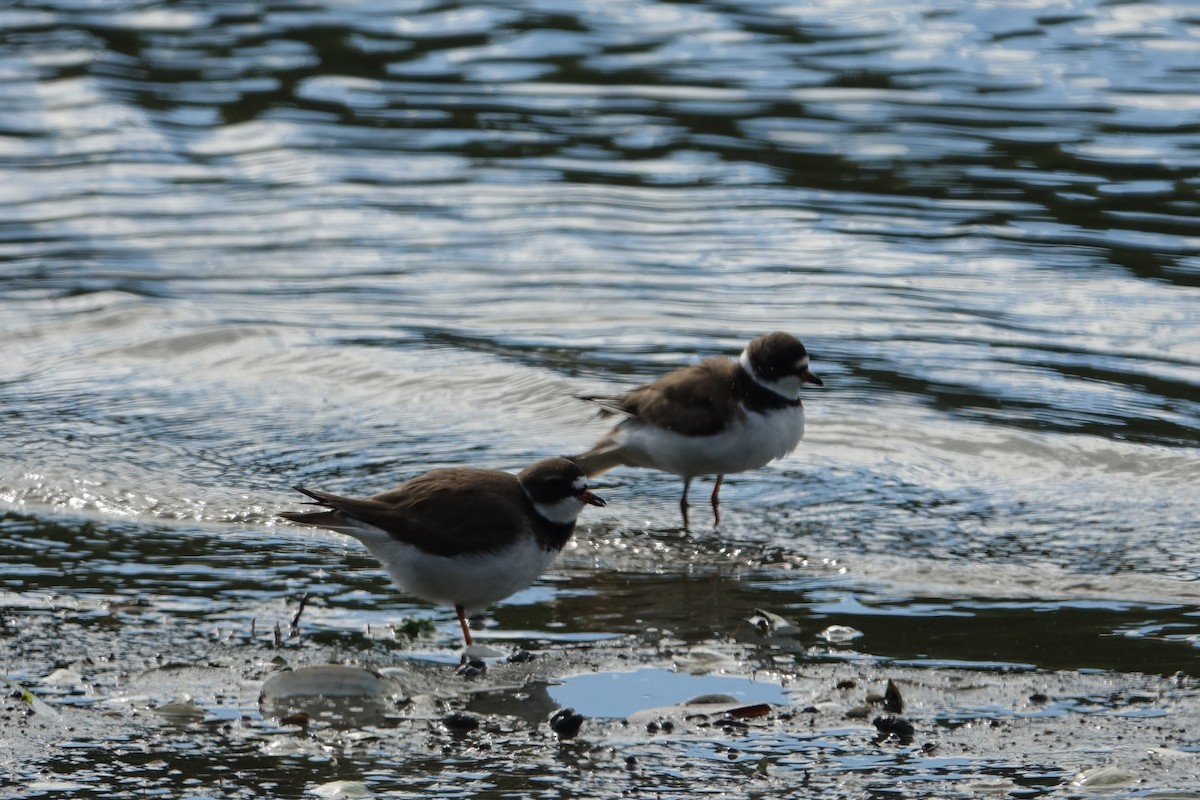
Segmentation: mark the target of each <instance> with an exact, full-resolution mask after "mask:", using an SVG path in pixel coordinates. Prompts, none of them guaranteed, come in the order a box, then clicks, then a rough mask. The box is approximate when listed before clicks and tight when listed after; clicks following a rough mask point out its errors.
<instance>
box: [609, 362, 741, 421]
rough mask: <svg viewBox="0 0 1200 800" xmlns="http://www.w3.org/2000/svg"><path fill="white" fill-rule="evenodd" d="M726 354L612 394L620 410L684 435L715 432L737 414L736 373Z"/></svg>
mask: <svg viewBox="0 0 1200 800" xmlns="http://www.w3.org/2000/svg"><path fill="white" fill-rule="evenodd" d="M740 369H741V367H740V366H739V365H738V363H737V362H736V361H732V360H730V359H728V358H709V359H705V360H704V361H701V362H700V363H699V364H693V365H692V366H688V367H683V368H681V369H677V370H675V371H674V372H670V373H668V374H666V375H664V376H663V377H662V378H660V379H658V380H657V381H655V382H654V383H650V384H647V385H645V386H640V387H638V388H637V389H634V390H633V391H631V392H627V393H626V394H623V395H621V396H620V397H617V398H614V400H615V401H616V402H617V403H618V404H619V406H620V408H621V410H622V411H624V412H625V413H627V414H629V415H631V416H634V417H636V418H638V419H640V420H642V421H643V422H647V423H649V424H651V425H656V426H658V427H660V428H664V429H666V430H669V431H674V432H675V433H680V434H683V435H685V436H708V435H711V434H714V433H717V432H718V431H719V430H721V428H722V427H723V426H724V425H725V424H726V423H727V422H729V421H730V420H732V419H734V418H735V417H736V416H738V415H739V414H741V413H742V412H741V409H740V408H739V407H738V399H739V396H740V394H739V393H738V392H737V391H731V390H736V388H737V376H738V371H739V370H740Z"/></svg>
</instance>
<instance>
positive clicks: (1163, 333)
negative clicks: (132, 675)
mask: <svg viewBox="0 0 1200 800" xmlns="http://www.w3.org/2000/svg"><path fill="white" fill-rule="evenodd" d="M1198 286H1200V10H1198V9H1197V8H1196V7H1194V6H1192V5H1190V4H1187V3H1175V4H1172V3H1168V2H1134V1H1132V0H1130V1H1128V2H1123V1H1118V0H1108V1H1106V2H1105V1H1101V0H1011V1H1002V0H997V2H986V3H984V2H980V3H963V2H952V1H951V0H914V1H913V2H903V3H896V2H892V0H887V1H886V2H884V1H883V0H858V1H857V2H845V1H844V0H812V1H811V2H795V1H794V0H757V1H752V2H727V3H726V2H650V1H649V0H614V1H613V2H577V3H564V2H555V1H554V0H529V1H528V2H522V1H521V0H504V1H503V2H488V3H472V2H464V3H460V2H437V1H436V0H395V1H389V0H363V1H362V2H330V1H329V0H295V1H294V2H246V1H245V0H229V1H228V2H225V1H221V0H206V1H205V2H172V3H153V2H92V1H91V0H16V1H15V2H10V3H8V4H6V5H5V6H4V7H3V8H2V9H0V354H2V358H0V433H2V435H0V500H2V501H3V502H4V503H5V504H6V506H7V508H8V512H7V514H6V516H5V517H4V521H3V523H2V525H0V552H3V553H4V563H3V564H2V565H0V610H5V613H6V614H7V615H8V618H9V620H10V621H13V620H15V621H16V622H14V623H13V624H14V625H15V626H16V627H15V628H13V630H16V629H17V628H21V629H22V631H23V632H22V633H21V634H20V635H19V636H18V635H16V634H14V635H13V637H11V638H10V640H9V644H8V645H7V647H9V648H10V649H9V651H8V655H7V669H8V670H9V671H15V672H16V673H18V674H28V675H40V674H44V672H45V671H46V670H48V669H50V668H51V667H52V666H53V665H54V663H55V661H56V659H58V658H60V657H61V654H58V653H56V652H55V651H54V648H52V647H49V646H48V645H47V644H46V640H45V639H44V638H39V634H38V633H37V631H38V628H37V626H36V625H32V624H31V625H30V626H25V625H23V624H20V623H21V620H24V619H26V616H27V615H28V619H29V620H37V619H41V616H40V615H42V614H43V613H46V614H49V612H48V611H46V609H48V608H54V607H56V606H55V603H61V602H66V600H69V601H70V602H71V603H86V602H89V601H93V600H94V601H105V602H108V601H120V602H149V603H151V604H154V605H155V606H157V607H158V608H160V609H166V611H164V612H163V613H167V614H168V615H177V616H178V618H179V619H180V620H183V621H186V623H187V625H190V626H196V625H201V626H202V625H205V624H217V623H212V622H211V621H212V620H213V619H220V620H222V621H223V624H231V621H239V620H240V621H243V622H244V621H245V620H248V619H250V618H252V617H254V616H255V614H258V613H260V611H261V608H262V606H263V604H271V603H283V602H285V599H286V598H294V597H295V596H296V595H297V594H298V593H300V592H303V591H309V592H313V593H314V595H320V596H321V598H323V601H322V602H321V603H316V602H314V604H313V605H312V606H310V610H309V611H307V612H306V614H307V616H306V617H305V623H306V624H310V625H313V626H315V627H314V629H316V630H320V631H324V632H325V633H326V634H327V635H329V636H331V637H333V638H334V639H339V637H341V638H342V639H344V638H346V637H350V638H353V636H357V635H358V632H359V631H361V630H362V628H363V627H364V625H367V624H371V623H375V624H386V622H387V621H389V620H394V619H396V618H397V617H400V616H403V615H405V614H418V615H425V616H432V617H433V618H434V619H435V620H436V622H437V625H438V629H439V631H441V632H443V633H444V634H445V642H443V643H442V644H448V643H449V642H450V641H451V638H450V637H451V636H452V635H453V633H454V624H453V618H452V615H451V614H450V612H449V611H448V610H447V609H430V608H427V607H424V606H421V605H420V604H415V603H413V602H412V601H411V600H410V599H409V598H405V597H402V596H399V595H396V594H395V593H394V592H392V591H391V590H390V589H389V588H388V586H387V584H386V581H385V579H384V577H383V575H382V572H381V571H380V570H379V569H378V567H377V565H375V564H374V563H373V562H371V561H370V560H369V558H367V557H366V556H364V555H362V554H361V552H360V551H359V550H358V549H357V548H356V546H355V545H353V543H351V542H348V541H346V540H344V539H342V538H340V537H338V536H337V535H335V534H330V533H325V532H320V531H301V530H299V529H297V528H294V527H289V526H286V525H281V524H279V523H278V522H277V521H276V518H275V516H274V515H275V513H276V512H277V511H279V510H282V509H285V508H292V507H294V505H295V503H296V499H297V498H296V496H295V495H294V494H293V493H292V492H291V490H290V489H289V487H290V486H291V485H293V484H297V483H301V484H311V485H314V486H319V487H321V488H324V489H328V490H332V491H339V492H343V493H352V494H366V493H370V492H374V491H378V490H381V489H384V488H387V487H390V486H392V485H394V484H395V483H398V482H399V481H401V480H403V479H405V478H408V477H411V476H412V475H415V474H418V473H420V472H423V471H425V470H426V469H428V468H431V467H434V466H439V465H447V464H471V465H477V466H486V467H495V468H503V469H517V468H519V467H521V466H523V465H525V464H527V463H529V462H530V461H532V460H533V459H535V458H538V457H541V456H543V455H547V454H556V453H565V452H572V451H577V450H579V449H581V448H582V447H584V446H585V445H587V444H588V443H589V442H590V441H592V439H593V438H594V437H595V436H596V435H597V434H598V433H600V432H601V431H603V430H604V424H603V423H601V422H598V421H596V420H594V419H593V418H592V412H591V411H590V410H589V409H588V408H587V407H585V406H584V405H583V404H581V403H579V402H578V401H576V400H574V399H573V398H572V395H573V394H577V393H589V392H596V391H613V390H617V389H620V388H623V387H630V386H633V385H636V384H637V383H639V382H643V381H646V380H649V379H651V378H653V377H654V376H656V375H659V374H661V373H662V372H663V371H665V370H667V369H669V368H671V367H673V366H677V365H681V364H686V363H690V362H692V361H694V360H696V359H697V358H700V357H702V356H707V355H713V354H728V355H735V354H736V353H737V352H738V351H739V350H740V349H741V347H742V346H743V345H744V343H745V342H746V341H747V340H748V339H750V338H751V337H752V336H754V335H757V334H759V333H762V332H765V331H769V330H776V329H783V330H788V331H791V332H793V333H795V334H796V335H798V336H799V337H800V338H801V339H802V340H803V341H804V342H805V344H806V345H807V346H808V348H809V349H810V351H811V352H812V353H813V369H814V371H816V372H817V374H819V375H821V376H822V377H823V378H824V380H825V388H824V389H811V390H806V392H805V395H804V399H805V404H806V408H807V409H808V418H809V425H808V434H807V436H806V439H805V441H804V442H803V443H802V444H801V446H800V448H799V449H798V451H797V452H796V453H795V454H794V455H793V456H792V457H790V458H789V459H787V460H785V461H783V462H779V463H777V464H774V465H772V466H770V467H769V468H765V469H762V470H758V471H756V472H753V473H747V474H743V475H737V476H731V478H730V480H729V482H728V484H727V486H726V487H725V489H724V490H723V492H722V495H723V500H724V503H723V512H724V515H723V516H724V519H723V522H722V525H721V526H720V528H719V529H718V530H713V529H712V528H711V526H708V525H707V524H706V521H707V517H706V514H705V512H706V511H707V509H706V508H705V507H704V505H703V503H699V504H697V506H696V512H695V519H696V520H697V521H698V522H699V523H700V524H698V525H696V526H695V528H694V529H693V531H692V532H691V534H690V535H685V534H683V533H682V532H681V531H679V530H678V528H677V525H678V519H677V516H678V510H677V507H676V498H677V493H678V490H679V482H678V479H677V478H675V477H674V476H669V475H663V474H659V473H652V472H645V471H638V470H621V471H617V472H614V473H611V474H609V475H607V476H605V477H604V478H603V479H600V480H599V481H597V485H598V491H599V492H600V493H601V494H603V495H604V496H605V497H606V499H608V500H609V502H610V506H609V508H607V509H605V510H603V511H599V512H597V513H593V511H594V510H593V509H589V511H588V513H587V514H586V515H585V518H584V521H583V522H584V524H583V525H582V526H581V529H580V531H579V536H578V543H577V545H576V546H575V547H573V548H572V549H570V550H568V551H567V552H566V553H565V554H564V556H563V558H562V560H561V561H560V564H559V566H558V567H557V568H556V569H555V571H554V572H553V573H552V574H551V575H549V576H547V578H546V579H545V580H543V581H542V582H540V583H539V584H537V585H536V586H535V587H533V588H531V589H530V590H529V591H528V592H525V593H522V594H521V595H518V596H517V597H515V598H514V599H513V602H512V603H510V604H508V605H504V606H501V607H499V608H497V610H496V620H497V625H496V627H495V629H494V635H496V636H501V635H506V634H511V635H515V636H520V635H524V636H526V637H528V638H530V639H532V640H534V641H551V642H554V641H560V642H563V641H573V640H578V639H583V640H587V639H588V638H589V637H604V636H610V635H643V634H644V632H645V631H646V630H647V629H651V630H659V631H664V630H666V631H670V632H671V635H674V636H679V637H682V638H683V639H685V640H687V639H689V637H690V638H691V639H697V640H699V639H703V638H704V637H706V636H711V635H713V632H714V631H728V630H731V629H733V628H735V627H736V626H737V624H738V621H739V620H744V619H745V618H746V617H747V616H748V615H749V614H750V613H751V612H752V610H753V608H755V607H756V606H763V607H768V608H773V609H775V610H776V611H779V612H781V613H784V614H787V615H790V616H792V617H796V618H799V619H801V624H802V626H804V627H805V629H806V630H808V631H810V633H812V632H815V631H816V630H819V629H820V628H822V627H824V626H825V625H827V624H831V623H837V624H845V625H848V626H852V627H854V628H856V629H858V630H861V631H864V632H865V633H866V636H865V637H864V638H863V639H861V640H859V641H858V642H857V644H856V647H857V651H856V654H852V655H850V656H847V657H857V656H859V655H863V654H867V655H871V656H874V657H881V658H895V659H901V660H907V661H908V662H911V663H917V664H933V665H942V666H945V665H955V664H974V665H982V666H985V667H992V666H997V665H999V666H1000V667H1003V668H1021V669H1023V668H1029V667H1037V668H1042V667H1046V668H1059V667H1070V668H1100V669H1115V670H1128V671H1145V672H1158V673H1164V674H1167V673H1170V672H1173V671H1175V670H1179V669H1185V670H1186V669H1194V668H1195V664H1196V658H1197V642H1198V641H1200V624H1198V623H1200V620H1198V618H1197V610H1196V609H1197V602H1198V600H1200V584H1198V583H1197V580H1196V579H1197V570H1198V565H1200V535H1198V534H1200V524H1198V522H1197V520H1198V517H1200V491H1197V486H1198V484H1200V448H1198V438H1197V437H1198V433H1200V391H1198V386H1200V290H1198V288H1197V287H1198ZM707 488H708V486H707V485H706V484H703V483H702V484H699V485H698V486H697V487H695V489H694V493H695V498H703V497H704V496H706V495H705V492H706V491H707ZM73 607H74V606H73ZM50 616H51V617H52V616H53V615H52V614H50ZM206 621H207V622H206ZM82 630H84V631H85V632H86V633H85V634H80V635H85V636H89V635H95V636H99V637H101V638H100V641H107V640H105V639H104V637H106V636H112V637H115V639H117V640H121V641H123V642H124V644H123V645H122V646H127V647H137V646H138V645H136V643H135V642H136V641H137V639H136V636H134V635H133V634H132V633H131V632H128V631H126V632H124V633H123V634H122V633H119V632H114V631H111V630H107V629H95V630H92V629H90V628H89V627H88V626H87V625H84V626H83V628H82ZM156 630H158V629H156ZM514 631H515V632H517V633H513V632H514ZM57 635H58V634H55V636H56V637H57ZM71 635H74V634H71ZM147 635H148V634H147ZM21 636H24V637H27V638H29V641H30V644H29V645H28V647H26V648H25V649H22V647H21V646H19V645H17V644H14V642H16V641H17V640H18V639H19V638H20V637H21ZM339 640H340V639H339ZM55 641H56V642H60V643H61V640H60V639H57V638H56V639H55ZM39 642H40V644H39ZM810 643H811V640H810ZM160 645H161V642H158V643H155V642H154V641H151V640H149V639H148V640H147V641H145V642H143V643H142V645H141V646H142V647H143V648H144V650H145V651H146V652H152V651H154V650H155V649H156V648H157V647H159V646H160ZM89 646H90V645H89ZM95 646H97V647H101V646H104V645H103V644H96V645H95ZM835 655H836V654H835Z"/></svg>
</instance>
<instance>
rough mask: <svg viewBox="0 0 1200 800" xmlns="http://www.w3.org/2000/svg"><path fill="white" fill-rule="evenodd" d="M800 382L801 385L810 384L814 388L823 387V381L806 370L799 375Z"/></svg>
mask: <svg viewBox="0 0 1200 800" xmlns="http://www.w3.org/2000/svg"><path fill="white" fill-rule="evenodd" d="M800 382H801V383H811V384H813V385H814V386H824V385H825V381H823V380H821V379H820V378H818V377H817V376H816V375H814V374H812V373H811V372H809V371H808V370H807V369H806V370H804V372H801V373H800Z"/></svg>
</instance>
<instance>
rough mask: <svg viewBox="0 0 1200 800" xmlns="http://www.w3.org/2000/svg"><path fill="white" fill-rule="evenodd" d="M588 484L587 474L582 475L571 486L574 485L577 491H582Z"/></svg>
mask: <svg viewBox="0 0 1200 800" xmlns="http://www.w3.org/2000/svg"><path fill="white" fill-rule="evenodd" d="M587 485H588V484H587V475H580V476H579V477H578V478H576V479H575V480H574V482H573V483H572V484H571V486H573V487H574V488H575V491H577V492H582V491H583V490H584V489H586V488H587Z"/></svg>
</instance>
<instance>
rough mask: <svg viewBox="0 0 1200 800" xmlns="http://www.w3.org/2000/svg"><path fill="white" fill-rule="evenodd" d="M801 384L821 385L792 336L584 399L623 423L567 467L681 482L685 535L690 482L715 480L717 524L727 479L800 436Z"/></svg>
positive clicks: (765, 339) (772, 336)
mask: <svg viewBox="0 0 1200 800" xmlns="http://www.w3.org/2000/svg"><path fill="white" fill-rule="evenodd" d="M805 383H812V384H816V385H817V386H823V385H824V384H823V383H822V382H821V379H820V378H818V377H817V376H816V375H814V374H813V373H812V372H811V371H809V368H808V351H806V350H805V349H804V345H802V344H801V343H800V341H799V340H798V339H796V337H794V336H792V335H791V334H788V333H780V332H775V333H768V334H766V335H764V336H759V337H758V338H757V339H755V340H754V341H752V342H750V344H748V345H746V349H745V350H743V351H742V354H741V357H740V358H738V359H737V360H734V359H729V358H707V359H704V360H703V361H701V362H700V363H698V364H693V365H691V366H688V367H682V368H680V369H677V370H675V371H674V372H670V373H668V374H667V375H664V376H663V377H662V378H659V379H658V380H656V381H654V382H653V383H649V384H646V385H645V386H639V387H638V388H636V389H634V390H632V391H629V392H626V393H624V394H619V395H614V396H611V397H583V398H581V399H584V400H588V401H589V402H592V403H595V404H597V405H599V406H600V408H601V414H619V415H622V416H624V419H622V420H621V421H620V422H618V423H617V424H616V426H615V427H614V428H613V429H612V430H611V431H609V433H608V434H607V435H606V436H605V437H604V438H603V439H601V440H600V441H599V442H597V443H596V444H595V445H594V446H593V447H592V449H591V450H588V451H587V452H586V453H582V454H581V455H578V456H572V457H571V460H572V461H575V462H576V463H577V464H579V466H581V467H583V470H584V472H586V473H587V474H588V475H589V476H593V475H599V474H600V473H602V472H605V471H606V470H610V469H612V468H614V467H619V466H630V467H650V468H652V469H660V470H663V471H664V472H672V473H674V474H676V475H679V476H681V477H682V478H683V497H682V498H681V499H680V501H679V507H680V509H681V510H682V511H683V526H684V527H685V528H686V527H687V526H688V488H689V487H690V486H691V483H692V478H695V477H697V476H700V475H716V476H717V481H716V485H715V486H713V491H712V497H711V501H712V509H713V518H714V520H715V521H716V522H717V523H718V524H719V523H720V521H721V513H720V510H719V508H718V503H719V501H718V493H719V492H720V491H721V482H722V481H723V480H724V479H725V476H726V475H727V474H729V473H731V472H743V471H745V470H748V469H756V468H758V467H761V466H763V465H764V464H766V463H767V462H769V461H773V460H775V459H778V458H783V457H784V456H786V455H787V454H788V453H790V452H792V450H794V449H795V448H796V445H797V444H799V442H800V438H801V437H802V436H804V406H802V405H801V403H800V398H799V397H798V395H799V393H800V387H801V386H803V385H804V384H805Z"/></svg>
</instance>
